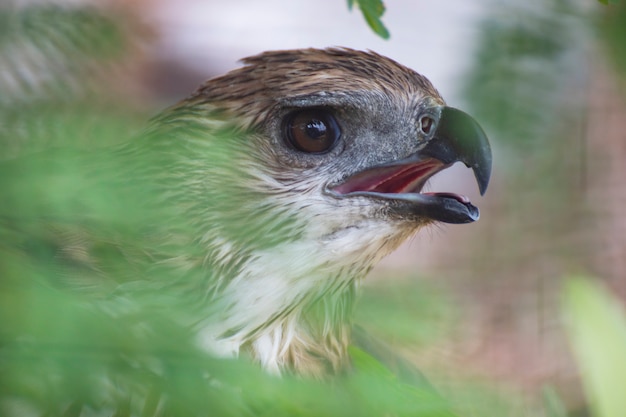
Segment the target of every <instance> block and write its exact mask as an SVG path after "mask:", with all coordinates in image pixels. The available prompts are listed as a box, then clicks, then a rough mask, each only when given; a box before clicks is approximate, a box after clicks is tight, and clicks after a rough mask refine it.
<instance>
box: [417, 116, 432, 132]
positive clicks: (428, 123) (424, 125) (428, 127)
mask: <svg viewBox="0 0 626 417" xmlns="http://www.w3.org/2000/svg"><path fill="white" fill-rule="evenodd" d="M434 126H435V121H434V120H433V118H432V117H430V116H422V117H421V118H420V130H421V131H422V133H424V134H425V135H430V133H431V132H432V130H433V127H434Z"/></svg>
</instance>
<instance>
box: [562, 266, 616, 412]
mask: <svg viewBox="0 0 626 417" xmlns="http://www.w3.org/2000/svg"><path fill="white" fill-rule="evenodd" d="M564 301H565V303H564V306H563V310H564V312H565V315H566V318H567V321H568V325H569V326H568V330H569V338H570V341H571V343H572V346H573V349H574V353H575V354H576V357H577V359H578V364H579V367H580V371H581V376H582V381H583V385H584V387H585V391H586V393H587V397H588V400H589V403H590V407H591V409H592V411H593V414H594V416H596V417H621V416H623V415H624V410H626V396H625V395H624V387H626V315H625V314H624V309H623V306H621V305H619V304H618V302H617V300H616V299H615V298H614V297H612V296H611V295H610V294H609V293H608V292H607V291H606V289H604V288H603V287H601V286H599V285H598V284H596V283H593V282H592V281H590V280H588V279H584V278H572V279H570V281H569V282H568V283H567V286H566V288H565V293H564Z"/></svg>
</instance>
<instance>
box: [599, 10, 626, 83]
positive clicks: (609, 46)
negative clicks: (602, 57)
mask: <svg viewBox="0 0 626 417" xmlns="http://www.w3.org/2000/svg"><path fill="white" fill-rule="evenodd" d="M595 23H596V29H597V32H598V34H599V35H600V39H601V40H602V42H603V44H604V45H605V47H606V52H607V56H608V58H609V60H610V61H611V62H612V64H613V65H614V68H615V69H616V72H617V73H618V75H620V76H621V77H622V79H624V78H625V77H626V43H625V42H624V39H626V3H623V2H622V3H621V4H617V2H616V3H615V7H611V8H607V9H606V10H602V11H601V13H600V14H599V16H598V17H597V19H596V22H595Z"/></svg>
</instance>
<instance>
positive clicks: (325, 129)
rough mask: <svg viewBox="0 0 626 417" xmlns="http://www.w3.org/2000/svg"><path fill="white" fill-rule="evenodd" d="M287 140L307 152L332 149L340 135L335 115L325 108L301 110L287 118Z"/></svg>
mask: <svg viewBox="0 0 626 417" xmlns="http://www.w3.org/2000/svg"><path fill="white" fill-rule="evenodd" d="M285 129H286V132H285V133H286V136H287V140H288V141H289V143H291V145H293V147H294V148H296V149H298V150H299V151H302V152H307V153H324V152H327V151H329V150H330V149H332V147H333V146H334V145H335V144H336V143H337V141H338V140H339V136H340V131H339V126H338V125H337V121H336V120H335V117H334V116H333V115H332V114H331V113H330V112H329V111H328V110H324V109H309V110H300V111H297V112H295V113H292V114H291V115H290V116H289V117H288V118H287V123H286V126H285Z"/></svg>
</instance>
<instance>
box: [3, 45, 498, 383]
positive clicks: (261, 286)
mask: <svg viewBox="0 0 626 417" xmlns="http://www.w3.org/2000/svg"><path fill="white" fill-rule="evenodd" d="M58 152H59V151H57V152H56V153H55V152H52V151H51V152H49V153H46V154H45V155H39V156H36V157H33V156H29V157H27V158H25V160H27V161H30V162H28V163H25V162H24V159H19V160H14V161H8V162H6V163H4V164H3V168H2V169H3V170H4V171H3V172H4V173H5V174H3V175H2V178H4V180H2V186H3V191H2V193H3V195H4V196H5V198H6V199H7V200H6V201H18V200H19V198H20V196H22V195H24V193H27V194H29V195H34V194H37V193H40V194H41V195H43V196H44V197H41V198H40V199H39V200H38V201H39V202H38V203H37V204H35V205H31V206H29V208H28V210H25V211H23V212H21V213H18V214H16V213H7V212H6V210H7V209H3V211H2V215H3V216H4V217H3V219H6V218H8V217H10V216H13V217H16V216H17V217H20V218H21V219H24V218H28V221H27V222H26V223H28V224H29V225H30V226H29V227H26V226H23V225H24V224H26V223H25V222H24V221H23V222H22V223H20V224H21V225H22V226H19V227H20V228H21V229H20V230H21V232H22V234H21V235H20V236H21V237H20V238H19V239H17V240H14V242H15V246H19V247H20V248H21V249H22V250H23V251H26V250H27V249H28V250H30V251H31V253H37V254H38V255H37V256H43V255H41V254H46V255H45V256H49V259H50V260H51V262H52V263H53V265H54V267H52V269H54V271H55V273H56V275H55V276H57V277H58V282H57V283H56V284H55V285H59V286H61V287H62V288H64V289H70V290H72V291H78V292H80V293H81V294H89V296H90V297H93V299H94V300H96V301H95V302H97V303H100V304H101V305H103V306H104V307H103V308H105V309H109V310H111V311H115V308H118V307H119V308H121V309H124V308H125V309H132V307H130V305H132V302H131V301H133V300H138V299H141V300H146V299H148V300H151V301H150V302H149V303H151V305H152V307H151V308H153V309H154V311H159V308H161V309H162V311H165V310H166V308H165V307H163V305H164V303H169V304H167V306H168V307H167V309H170V310H171V311H174V309H175V308H180V309H182V310H184V311H185V314H181V315H179V316H177V317H178V321H180V322H182V323H183V324H184V325H185V326H186V327H188V328H189V329H192V331H193V333H194V335H195V337H196V340H197V343H198V344H199V345H201V346H202V347H203V348H205V349H206V350H208V351H210V352H212V353H213V354H215V355H218V356H233V355H235V356H236V355H248V356H250V357H251V358H253V360H254V361H256V362H258V363H259V364H260V365H261V366H262V367H263V368H265V369H267V370H269V371H270V372H274V373H283V372H290V373H291V372H293V373H297V374H302V375H312V376H323V375H327V374H329V373H337V372H341V371H342V370H343V369H345V368H346V367H347V366H348V365H349V362H350V360H349V357H348V350H347V349H348V346H349V344H350V343H351V337H352V321H351V315H352V310H353V306H354V302H355V295H356V294H357V292H358V287H359V284H360V283H361V281H362V280H363V279H364V277H365V276H366V275H367V273H368V271H369V270H370V269H371V268H372V267H373V266H374V265H375V264H376V263H377V262H378V261H379V260H381V259H382V258H383V257H384V256H386V255H387V254H389V253H390V252H391V251H393V250H394V249H396V248H397V247H398V246H399V245H400V244H401V243H402V242H404V241H405V240H406V239H407V238H409V237H411V236H413V235H414V234H415V233H416V232H417V231H418V230H419V229H421V228H423V227H425V226H427V225H429V224H432V223H435V222H443V223H454V224H458V223H469V222H473V221H475V220H477V219H478V217H479V212H478V209H477V208H476V207H475V206H474V205H473V204H472V203H471V202H470V200H469V199H468V198H467V197H465V196H462V195H458V194H454V193H449V192H423V191H422V189H423V187H424V185H425V184H426V182H427V181H428V180H429V178H431V177H432V176H433V175H435V174H436V173H438V172H440V171H442V170H444V169H446V168H448V167H450V166H451V165H453V164H454V163H456V162H461V163H463V164H465V165H466V166H467V167H469V168H471V170H472V171H473V175H474V176H475V178H476V181H477V183H478V188H479V190H480V192H481V194H482V193H484V192H485V190H486V189H487V185H488V182H489V177H490V171H491V152H490V147H489V143H488V140H487V137H486V135H485V133H484V132H483V130H482V129H481V127H480V126H479V124H478V123H477V122H476V121H475V120H474V119H472V118H471V117H470V116H469V115H467V114H466V113H464V112H462V111H461V110H458V109H455V108H452V107H448V106H446V104H445V102H444V100H443V99H442V98H441V96H440V94H439V93H438V92H437V90H436V89H435V88H434V87H433V85H432V84H431V83H430V81H429V80H428V79H427V78H426V77H424V76H422V75H420V74H418V73H416V72H415V71H413V70H411V69H409V68H406V67H404V66H402V65H400V64H398V63H397V62H395V61H393V60H391V59H389V58H386V57H383V56H381V55H379V54H376V53H374V52H363V51H356V50H352V49H346V48H331V49H299V50H284V51H274V52H265V53H261V54H260V55H256V56H253V57H249V58H246V59H244V60H243V66H242V67H241V68H238V69H235V70H233V71H231V72H229V73H227V74H225V75H223V76H219V77H217V78H213V79H211V80H209V81H207V82H205V83H204V84H203V85H201V86H200V88H199V89H198V90H197V91H195V92H194V93H193V94H191V95H190V96H189V97H187V98H185V99H183V100H182V101H180V102H179V103H177V104H176V105H174V106H172V107H171V108H168V109H166V110H165V111H163V112H162V113H161V114H160V115H158V116H156V117H155V118H154V119H153V120H152V121H151V123H150V125H149V127H148V128H147V129H146V131H145V132H144V133H143V134H141V135H139V136H138V137H136V138H135V139H134V140H132V141H130V142H129V143H126V144H124V145H123V146H121V147H116V148H115V149H103V150H98V151H94V152H90V153H88V154H87V155H86V154H84V153H81V154H72V155H71V156H67V155H65V154H63V153H62V152H61V153H60V155H63V156H62V157H60V156H58V154H59V153H58ZM33 161H35V162H33ZM29 164H30V165H29ZM25 167H26V168H25ZM28 167H30V168H33V167H36V168H38V170H39V171H38V172H41V169H44V170H45V175H44V176H42V177H41V178H39V179H38V180H37V181H31V180H29V178H30V177H29V176H30V175H34V174H32V172H33V170H32V169H30V168H28ZM42 167H43V168H42ZM7 170H13V171H7ZM7 172H11V173H12V174H11V175H9V174H7ZM16 172H19V175H16V174H15V173H16ZM77 173H79V175H78V176H77V175H76V174H77ZM77 177H78V178H77ZM33 183H34V184H36V185H33ZM52 183H54V184H56V185H58V184H62V187H61V188H62V189H63V190H65V191H64V193H65V194H64V195H63V196H59V195H58V194H55V195H52V196H51V195H47V194H46V192H45V191H46V188H47V185H46V184H52ZM57 189H58V188H57ZM25 190H27V191H25ZM40 200H41V201H40ZM103 202H104V203H106V209H102V208H101V207H102V206H101V205H99V204H100V203H103ZM67 212H70V213H72V214H71V215H70V216H68V215H66V214H65V213H67ZM9 223H10V222H9V221H7V223H6V224H5V226H6V227H5V233H8V232H6V230H10V229H11V228H12V227H13V228H15V227H17V226H14V225H15V223H12V224H13V226H10V225H9ZM31 226H32V227H31ZM33 230H36V233H37V245H36V246H37V248H39V249H38V250H36V251H33V250H32V248H33V243H32V242H33V239H30V238H28V237H24V236H28V233H31V234H32V233H35V232H33ZM27 231H28V232H27ZM129 236H131V237H132V239H131V238H129ZM41 242H44V243H41ZM42 247H44V248H45V250H43V249H41V248H42ZM111 259H115V262H114V263H111V262H109V263H107V260H111ZM120 300H123V302H122V301H120ZM129 300H131V301H129ZM164 300H167V301H164ZM122 304H123V307H120V306H121V305H122ZM112 306H113V307H112ZM170 310H168V311H170ZM107 311H108V310H107Z"/></svg>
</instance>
